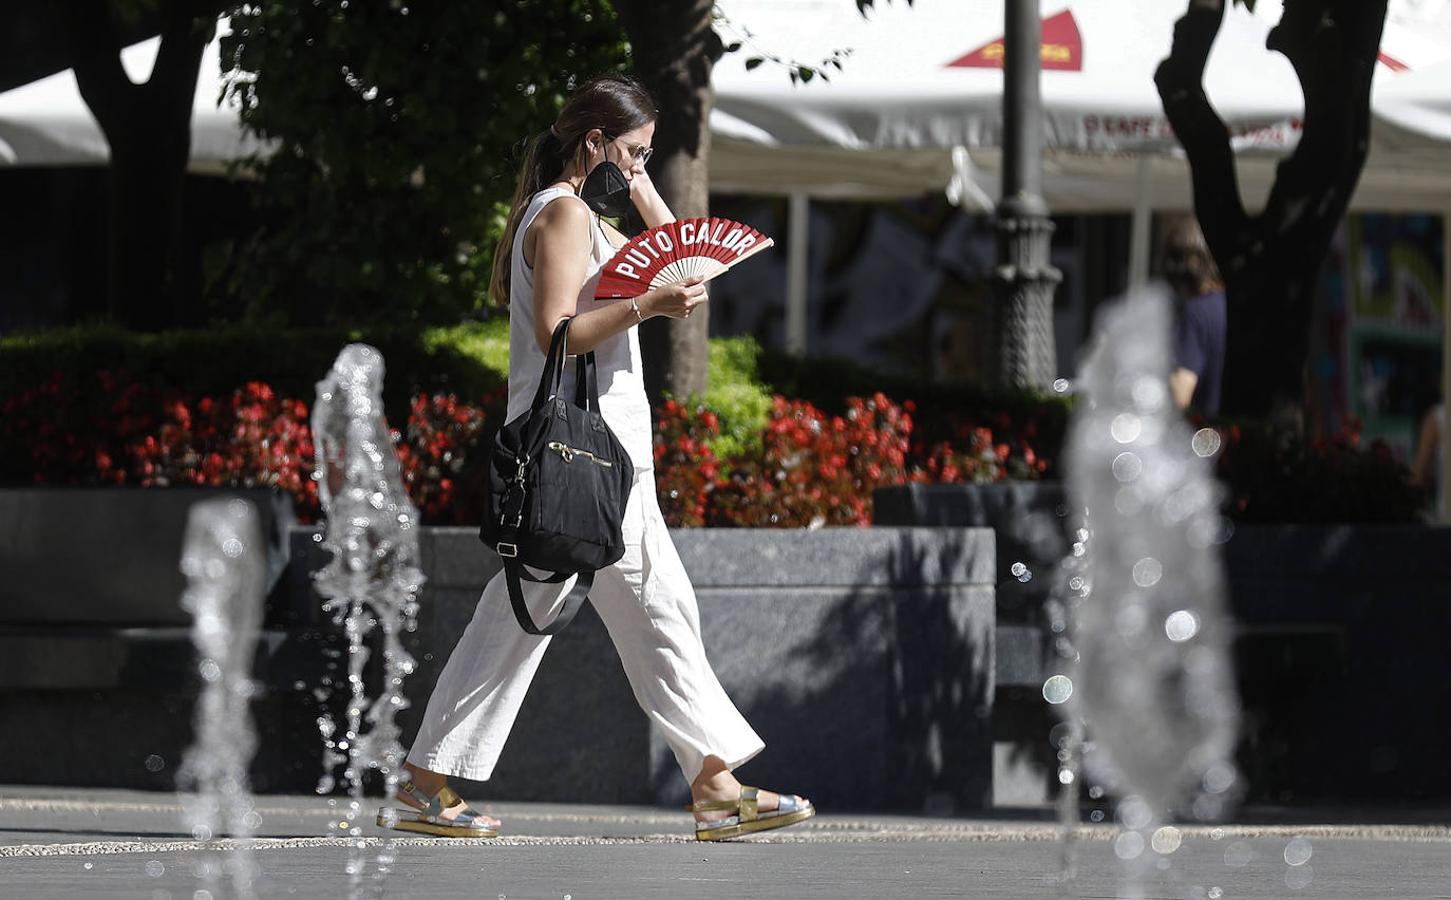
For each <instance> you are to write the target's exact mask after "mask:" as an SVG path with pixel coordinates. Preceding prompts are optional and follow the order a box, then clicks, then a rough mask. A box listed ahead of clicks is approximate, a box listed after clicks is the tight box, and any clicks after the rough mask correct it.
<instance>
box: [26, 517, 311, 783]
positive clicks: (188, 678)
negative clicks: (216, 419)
mask: <svg viewBox="0 0 1451 900" xmlns="http://www.w3.org/2000/svg"><path fill="white" fill-rule="evenodd" d="M223 496H226V497H236V496H240V497H243V498H245V499H248V500H250V501H252V503H253V504H254V505H255V506H256V507H257V509H258V512H259V513H260V515H261V517H262V530H263V534H264V535H267V536H269V538H270V541H269V547H268V549H267V554H268V555H267V568H268V571H269V574H270V575H271V584H272V585H273V586H274V587H275V586H276V585H277V584H278V583H279V582H280V579H281V576H282V573H283V571H284V569H285V567H286V565H287V551H288V549H289V543H288V531H289V526H290V525H291V523H292V521H293V513H292V503H291V500H290V499H289V498H287V497H286V496H285V495H281V494H277V493H274V492H272V491H266V490H223V489H211V488H168V489H165V490H156V489H140V488H9V489H4V490H0V571H3V572H4V577H3V578H0V718H3V719H4V721H6V722H14V723H22V722H23V723H24V727H17V728H9V729H5V730H4V731H3V732H0V772H3V773H4V777H5V779H6V780H7V781H10V782H12V783H39V784H77V785H96V786H114V787H155V788H170V787H171V786H172V784H173V781H172V779H173V776H174V772H175V767H176V765H177V763H179V762H180V759H181V754H182V752H183V751H184V750H185V748H186V747H187V745H189V744H190V742H191V708H192V705H193V703H194V700H195V697H196V693H197V688H198V680H197V678H196V675H195V658H194V651H193V649H192V643H191V634H190V630H191V614H190V613H188V612H187V611H185V610H184V609H182V608H181V605H180V603H179V600H180V597H181V592H182V590H183V588H184V587H185V579H184V578H183V577H182V575H181V572H180V570H179V563H180V559H181V546H182V537H183V532H184V530H185V526H186V520H187V515H188V512H189V510H190V509H191V506H192V504H194V503H196V502H198V501H201V500H206V499H212V498H216V497H223ZM281 593H282V592H281V591H278V590H274V591H273V593H272V596H271V598H270V599H269V606H268V616H267V617H266V621H265V622H264V625H263V633H262V634H261V636H260V640H259V641H258V650H257V657H256V661H255V663H254V668H253V671H254V677H256V678H257V679H258V680H259V681H261V682H262V683H263V685H264V686H265V687H266V688H267V691H266V694H265V695H264V696H263V697H262V698H260V699H259V700H258V701H257V703H256V704H255V705H254V708H253V711H254V716H255V717H256V719H257V722H258V727H259V729H260V730H261V731H262V732H263V734H264V735H265V738H264V741H263V744H262V747H261V748H260V750H259V753H258V757H257V761H256V764H255V765H254V766H253V773H252V777H253V782H254V784H255V785H257V786H258V788H259V789H262V790H266V789H273V788H281V787H287V786H292V785H296V784H298V783H300V781H301V780H302V779H303V777H304V775H303V772H302V769H303V768H304V766H303V765H302V764H300V763H289V760H290V759H294V758H296V759H302V756H301V753H302V752H303V748H302V747H301V745H299V744H298V743H297V740H296V737H297V735H299V734H303V733H304V729H313V728H314V726H313V725H312V724H311V723H312V720H313V719H314V718H315V717H316V713H315V706H313V705H312V704H311V703H310V701H309V699H308V696H307V694H306V693H305V692H304V691H299V690H296V689H295V687H294V686H295V685H296V683H297V682H298V681H299V680H302V681H304V682H305V683H307V682H312V681H315V680H316V679H317V678H318V677H320V675H321V671H322V668H321V666H320V665H319V664H318V663H317V662H316V660H318V659H320V657H321V654H320V649H319V648H320V647H321V646H322V645H323V642H324V641H325V640H327V639H326V637H325V636H324V635H321V634H319V633H317V632H316V631H314V630H308V629H305V628H300V627H299V626H298V623H297V622H296V617H290V616H288V615H285V614H284V607H285V598H284V597H282V596H281ZM313 618H314V619H317V618H320V616H314V617H313ZM305 752H307V753H308V754H313V753H314V752H315V751H314V750H313V749H312V748H311V744H309V746H308V747H307V748H306V751H305ZM289 766H291V770H292V771H291V773H290V774H289ZM305 768H307V769H309V771H307V772H306V778H307V779H309V780H311V781H314V782H315V780H316V774H315V766H312V765H310V764H309V765H307V766H306V767H305Z"/></svg>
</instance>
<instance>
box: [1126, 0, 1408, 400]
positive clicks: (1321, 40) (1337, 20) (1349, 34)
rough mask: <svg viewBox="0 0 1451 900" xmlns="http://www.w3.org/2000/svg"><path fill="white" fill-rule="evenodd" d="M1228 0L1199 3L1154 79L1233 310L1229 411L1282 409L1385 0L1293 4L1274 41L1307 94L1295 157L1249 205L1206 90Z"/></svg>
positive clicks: (1355, 147) (1357, 145)
mask: <svg viewBox="0 0 1451 900" xmlns="http://www.w3.org/2000/svg"><path fill="white" fill-rule="evenodd" d="M1225 6H1226V2H1225V0H1194V2H1192V3H1191V4H1190V6H1189V10H1188V11H1187V12H1186V13H1185V15H1184V17H1183V18H1181V19H1180V20H1179V21H1178V23H1177V24H1176V25H1175V27H1174V43H1173V47H1172V49H1171V50H1170V53H1169V56H1168V58H1167V59H1165V60H1164V61H1163V62H1162V63H1160V65H1159V68H1158V71H1157V72H1156V73H1155V76H1154V81H1155V83H1156V84H1157V85H1158V88H1159V96H1160V98H1161V99H1162V100H1163V103H1164V113H1165V115H1166V116H1167V117H1168V119H1169V122H1170V124H1172V125H1173V127H1174V133H1175V135H1176V136H1177V137H1178V138H1179V141H1180V143H1181V144H1183V146H1184V150H1185V153H1186V154H1187V155H1188V159H1189V166H1190V171H1191V173H1192V177H1193V187H1194V211H1195V214H1196V215H1197V216H1198V218H1199V224H1200V228H1201V229H1202V230H1203V232H1204V237H1205V240H1206V242H1207V243H1208V244H1209V249H1210V251H1211V252H1212V253H1213V254H1214V259H1215V262H1216V263H1217V264H1218V265H1219V270H1220V274H1221V275H1222V276H1223V277H1224V282H1225V289H1226V290H1225V293H1226V298H1227V302H1228V309H1229V334H1228V342H1227V350H1226V360H1225V369H1224V393H1223V398H1224V399H1223V404H1222V405H1223V410H1224V411H1225V412H1229V413H1233V414H1238V415H1251V416H1267V415H1281V414H1284V413H1286V412H1287V411H1292V410H1298V409H1300V408H1302V407H1303V400H1304V373H1305V361H1306V358H1307V356H1308V353H1309V341H1310V326H1311V312H1312V310H1311V306H1312V303H1313V301H1314V295H1315V282H1316V278H1317V276H1318V275H1319V270H1320V263H1321V261H1322V260H1323V258H1324V256H1325V251H1326V250H1327V249H1328V248H1329V246H1330V240H1331V238H1332V237H1333V236H1334V233H1335V229H1336V227H1337V226H1338V225H1339V224H1340V221H1341V219H1342V218H1343V217H1344V215H1345V210H1346V208H1347V206H1348V205H1349V203H1350V195H1351V194H1352V193H1353V192H1354V191H1355V185H1356V183H1357V182H1358V181H1359V180H1360V172H1361V169H1362V168H1363V167H1364V165H1365V158H1366V154H1367V153H1368V151H1369V145H1370V87H1371V77H1372V75H1373V74H1374V71H1375V64H1376V55H1377V53H1378V51H1379V47H1380V36H1381V30H1382V28H1383V27H1384V24H1385V15H1386V0H1287V2H1286V3H1285V9H1284V14H1283V15H1282V16H1281V18H1280V22H1279V24H1278V25H1276V26H1275V27H1274V28H1273V29H1272V30H1271V32H1270V37H1269V41H1268V42H1267V46H1268V47H1269V49H1271V50H1275V51H1277V52H1279V53H1282V54H1284V55H1285V57H1286V58H1287V59H1289V61H1290V64H1291V65H1292V66H1293V67H1294V69H1295V74H1296V76H1297V77H1298V78H1299V80H1300V85H1301V89H1302V90H1303V92H1304V96H1305V115H1304V125H1303V129H1302V132H1301V136H1300V141H1299V143H1298V145H1297V146H1296V147H1295V151H1294V153H1292V154H1291V155H1290V157H1289V158H1288V159H1286V160H1285V161H1284V162H1282V163H1280V165H1279V167H1278V169H1277V171H1276V176H1275V183H1274V185H1273V187H1272V188H1271V190H1270V195H1269V200H1268V201H1267V203H1266V204H1265V209H1264V210H1263V211H1262V212H1260V213H1259V214H1257V215H1250V214H1248V213H1246V212H1245V209H1244V203H1243V201H1242V199H1241V198H1240V193H1239V182H1238V180H1237V177H1236V175H1235V171H1234V153H1233V150H1232V149H1231V147H1230V135H1229V129H1228V127H1226V125H1225V124H1224V120H1223V119H1221V118H1220V117H1219V114H1218V113H1217V112H1216V111H1215V110H1214V107H1213V106H1212V105H1211V104H1210V102H1209V98H1208V97H1207V96H1206V95H1205V93H1204V86H1203V80H1204V68H1205V64H1206V63H1207V62H1208V59H1209V51H1210V47H1211V45H1212V44H1213V42H1214V38H1215V36H1216V35H1217V34H1218V33H1219V28H1220V25H1221V24H1222V23H1223V21H1224V13H1225Z"/></svg>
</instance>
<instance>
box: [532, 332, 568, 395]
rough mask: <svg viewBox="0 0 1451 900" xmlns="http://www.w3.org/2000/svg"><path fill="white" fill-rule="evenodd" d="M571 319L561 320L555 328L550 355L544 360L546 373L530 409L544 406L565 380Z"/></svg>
mask: <svg viewBox="0 0 1451 900" xmlns="http://www.w3.org/2000/svg"><path fill="white" fill-rule="evenodd" d="M569 322H570V320H569V319H567V318H566V319H561V320H560V321H559V324H558V325H556V326H554V336H553V337H551V338H550V339H549V355H548V356H547V357H545V359H544V372H543V373H542V374H541V375H540V377H539V387H538V389H537V390H535V391H534V404H533V405H532V406H530V407H529V408H530V409H538V408H539V407H541V406H543V405H544V401H546V400H548V399H549V397H550V395H551V394H553V393H555V391H557V390H558V389H559V383H560V382H561V381H562V380H563V379H564V358H565V357H566V356H567V355H568V345H569V338H568V335H569Z"/></svg>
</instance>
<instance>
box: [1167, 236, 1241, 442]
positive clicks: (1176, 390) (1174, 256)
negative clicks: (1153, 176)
mask: <svg viewBox="0 0 1451 900" xmlns="http://www.w3.org/2000/svg"><path fill="white" fill-rule="evenodd" d="M1161 272H1162V275H1163V277H1164V280H1165V281H1167V282H1168V283H1169V286H1170V287H1171V288H1172V289H1173V291H1174V306H1175V309H1174V312H1175V316H1174V319H1175V327H1174V359H1173V368H1172V369H1171V370H1170V372H1169V391H1170V393H1171V394H1172V395H1173V397H1174V405H1175V406H1177V407H1178V408H1179V409H1187V408H1189V407H1191V406H1192V407H1194V408H1195V409H1197V410H1199V411H1200V412H1202V413H1205V414H1207V415H1214V414H1215V413H1218V412H1219V399H1220V384H1221V382H1222V380H1223V376H1224V344H1225V330H1226V324H1227V321H1228V316H1227V314H1226V310H1225V300H1224V282H1223V280H1221V278H1220V276H1219V269H1218V268H1217V267H1216V266H1215V265H1214V257H1213V256H1212V255H1210V252H1209V245H1208V244H1206V243H1205V241H1204V234H1203V232H1201V231H1200V230H1199V224H1198V223H1197V222H1195V221H1194V219H1193V217H1190V216H1186V217H1184V218H1182V219H1179V220H1177V221H1175V222H1174V224H1173V225H1172V226H1171V227H1170V228H1169V231H1168V234H1166V235H1165V237H1164V245H1163V253H1162V259H1161Z"/></svg>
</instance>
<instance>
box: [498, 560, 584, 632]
mask: <svg viewBox="0 0 1451 900" xmlns="http://www.w3.org/2000/svg"><path fill="white" fill-rule="evenodd" d="M504 576H505V578H504V580H505V581H506V582H507V583H508V585H509V605H510V606H512V607H513V608H514V618H515V619H518V620H519V627H520V628H522V629H524V630H525V631H526V632H528V633H529V634H537V635H539V636H541V637H545V636H548V635H551V634H557V633H559V632H560V631H562V630H563V629H564V627H565V626H566V625H568V624H569V623H570V622H572V621H574V616H575V613H578V612H579V608H580V607H581V606H583V605H584V601H585V598H586V597H588V596H589V591H590V588H592V587H594V581H595V573H594V572H580V573H579V580H578V581H576V582H575V583H574V587H572V588H570V589H569V594H568V595H566V596H565V598H564V606H563V608H561V609H560V610H559V615H557V616H555V617H554V621H553V622H550V623H549V624H548V625H546V626H544V627H543V628H540V627H539V626H538V625H535V624H534V617H533V616H531V615H529V607H528V606H527V605H525V603H524V587H523V585H521V584H520V583H519V579H520V578H521V577H523V578H525V579H527V580H529V581H533V582H536V583H540V584H557V583H559V582H561V581H564V580H565V579H566V578H568V577H569V575H568V574H567V573H560V572H555V573H554V575H552V576H550V577H548V578H536V577H535V576H533V575H531V574H529V573H528V572H526V571H525V570H524V567H523V566H522V565H521V564H520V563H519V561H518V560H517V559H512V558H506V559H505V560H504Z"/></svg>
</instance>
